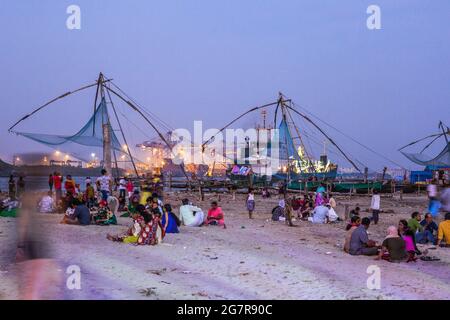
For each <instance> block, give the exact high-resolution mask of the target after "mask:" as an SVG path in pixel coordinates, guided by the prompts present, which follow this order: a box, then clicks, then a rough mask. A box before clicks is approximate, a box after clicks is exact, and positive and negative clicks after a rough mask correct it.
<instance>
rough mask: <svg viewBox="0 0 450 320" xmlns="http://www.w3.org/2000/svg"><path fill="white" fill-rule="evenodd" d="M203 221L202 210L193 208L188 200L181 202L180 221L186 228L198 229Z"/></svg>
mask: <svg viewBox="0 0 450 320" xmlns="http://www.w3.org/2000/svg"><path fill="white" fill-rule="evenodd" d="M204 220H205V214H204V213H203V211H202V209H201V208H199V207H196V206H193V205H191V204H190V203H189V200H188V199H183V200H182V205H181V207H180V221H181V222H182V223H183V224H184V225H185V226H187V227H200V226H201V225H202V224H203V222H204Z"/></svg>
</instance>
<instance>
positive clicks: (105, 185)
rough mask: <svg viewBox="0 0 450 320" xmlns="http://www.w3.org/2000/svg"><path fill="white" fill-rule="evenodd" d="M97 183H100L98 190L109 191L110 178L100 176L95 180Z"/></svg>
mask: <svg viewBox="0 0 450 320" xmlns="http://www.w3.org/2000/svg"><path fill="white" fill-rule="evenodd" d="M97 182H100V190H102V191H109V185H110V183H111V177H110V176H101V177H98V178H97Z"/></svg>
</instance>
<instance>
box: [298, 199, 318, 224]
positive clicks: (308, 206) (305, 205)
mask: <svg viewBox="0 0 450 320" xmlns="http://www.w3.org/2000/svg"><path fill="white" fill-rule="evenodd" d="M313 210H314V204H313V202H312V201H311V200H310V199H309V197H308V195H305V196H303V199H302V200H301V206H300V210H299V218H301V219H303V220H306V219H308V217H309V215H310V214H311V212H312V211H313Z"/></svg>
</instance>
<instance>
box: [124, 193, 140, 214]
mask: <svg viewBox="0 0 450 320" xmlns="http://www.w3.org/2000/svg"><path fill="white" fill-rule="evenodd" d="M137 192H138V193H137V195H139V191H137ZM135 195H136V193H135V194H134V195H133V196H132V197H131V198H130V203H129V204H128V207H127V208H126V211H125V213H124V214H122V215H121V217H130V216H132V214H133V213H135V212H136V210H137V208H138V206H142V205H141V204H139V197H138V196H135ZM144 208H145V207H144Z"/></svg>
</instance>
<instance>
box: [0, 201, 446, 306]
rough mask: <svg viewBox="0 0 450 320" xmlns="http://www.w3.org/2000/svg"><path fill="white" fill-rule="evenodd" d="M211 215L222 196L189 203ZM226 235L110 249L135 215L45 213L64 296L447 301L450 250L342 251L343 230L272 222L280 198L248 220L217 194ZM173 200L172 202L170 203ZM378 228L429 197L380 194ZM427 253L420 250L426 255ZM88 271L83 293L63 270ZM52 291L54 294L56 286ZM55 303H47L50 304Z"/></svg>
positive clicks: (4, 259)
mask: <svg viewBox="0 0 450 320" xmlns="http://www.w3.org/2000/svg"><path fill="white" fill-rule="evenodd" d="M185 196H186V195H185V194H170V195H169V196H167V199H168V202H170V203H171V204H172V205H173V206H174V207H175V212H177V213H178V206H179V203H180V202H181V199H182V198H184V197H185ZM188 197H189V198H190V199H191V200H192V201H194V203H195V204H196V205H199V206H200V207H202V208H203V209H204V211H206V210H207V208H208V206H209V202H210V201H211V200H218V195H214V194H207V195H206V198H205V202H199V201H197V199H196V198H197V195H196V194H192V195H190V196H188ZM220 197H221V199H220V205H221V206H222V208H223V210H224V213H225V220H226V224H227V229H223V228H221V227H212V226H211V227H201V228H187V227H182V228H181V233H179V234H168V235H167V236H166V238H165V239H164V243H163V244H161V245H158V246H133V245H126V244H121V243H113V242H111V241H108V240H107V239H106V234H107V233H122V232H124V231H125V230H126V229H127V227H128V225H129V223H130V220H129V218H119V219H118V220H119V225H117V226H93V225H92V226H87V227H80V226H70V225H61V224H59V223H58V222H59V221H60V220H61V218H62V215H55V214H54V215H52V214H42V215H39V223H43V224H44V225H46V229H45V230H46V233H47V236H48V238H49V241H50V244H51V247H52V252H53V255H54V256H55V257H56V262H57V263H58V267H57V268H56V269H55V271H54V272H56V273H59V275H60V276H61V279H62V280H61V281H60V283H59V285H58V286H59V287H58V289H59V291H58V295H57V296H55V297H57V298H61V299H450V272H449V270H450V268H449V267H450V249H443V248H439V249H437V250H429V255H433V256H437V257H439V258H440V259H441V260H440V261H434V262H424V261H421V260H418V261H417V262H416V263H389V262H386V261H375V260H374V257H354V256H350V255H348V254H346V253H344V252H343V251H342V246H343V242H344V235H345V230H344V226H345V223H343V222H342V223H338V224H328V225H312V224H311V223H309V222H304V221H299V220H297V221H295V222H294V224H295V225H296V227H288V226H286V225H285V224H284V222H272V221H270V217H271V215H270V212H271V209H272V208H273V207H274V206H275V205H276V204H277V203H278V200H277V199H276V198H275V197H274V198H272V199H269V200H263V199H261V198H260V197H259V196H256V211H255V214H254V216H255V219H253V220H249V219H248V214H247V212H246V211H245V210H246V209H245V201H244V196H243V195H238V196H237V200H235V201H233V200H232V199H231V196H230V195H223V194H222V195H220ZM336 199H337V202H338V209H337V212H338V214H340V215H343V213H344V204H349V205H350V208H353V207H354V206H356V205H359V206H360V207H361V208H362V211H363V212H362V213H361V216H362V217H364V216H368V215H369V213H367V212H364V210H365V209H367V208H368V207H369V204H370V198H369V197H361V196H359V197H356V196H354V197H352V198H348V197H343V196H342V197H340V196H338V197H336ZM166 201H167V200H166ZM381 206H382V209H383V210H385V211H386V210H387V211H391V210H392V211H393V213H381V214H380V223H379V225H377V226H372V225H371V227H370V228H369V237H370V238H371V239H373V240H376V241H378V242H381V241H382V240H383V239H384V237H385V230H386V229H387V227H388V226H389V225H397V224H398V221H399V220H400V219H408V218H409V216H410V214H411V213H412V212H413V211H415V210H418V211H421V212H424V210H425V208H426V198H425V197H424V196H421V197H418V196H416V195H405V196H404V199H403V201H400V200H399V199H398V197H396V198H394V199H392V198H385V197H382V200H381ZM15 227H16V220H15V219H12V218H0V247H1V251H0V299H16V298H18V297H19V295H18V289H17V281H16V280H17V277H19V272H18V270H19V269H18V267H19V266H18V265H15V264H13V263H12V261H13V259H14V256H15V241H16V236H15V234H16V229H15ZM427 247H430V246H419V248H420V249H421V250H424V249H426V248H427ZM70 265H78V266H79V267H80V268H81V289H80V290H76V289H75V290H69V289H67V287H66V279H67V277H68V275H67V274H65V272H66V268H67V267H68V266H70ZM371 265H377V266H379V267H380V270H381V288H380V289H379V290H370V289H368V288H367V279H368V277H369V276H370V274H368V273H367V268H368V267H369V266H371ZM49 290H50V289H49ZM46 298H48V297H46Z"/></svg>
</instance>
